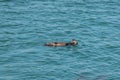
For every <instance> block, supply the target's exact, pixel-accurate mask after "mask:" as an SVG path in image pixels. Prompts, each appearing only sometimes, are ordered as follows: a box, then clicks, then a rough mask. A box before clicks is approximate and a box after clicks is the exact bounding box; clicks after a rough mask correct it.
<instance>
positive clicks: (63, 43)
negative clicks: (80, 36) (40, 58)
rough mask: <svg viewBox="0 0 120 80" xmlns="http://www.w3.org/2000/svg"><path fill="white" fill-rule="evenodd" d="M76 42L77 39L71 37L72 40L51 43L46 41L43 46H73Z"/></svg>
mask: <svg viewBox="0 0 120 80" xmlns="http://www.w3.org/2000/svg"><path fill="white" fill-rule="evenodd" d="M77 44H78V42H77V40H75V39H73V40H72V42H67V43H66V42H51V43H47V44H44V45H45V46H75V45H77Z"/></svg>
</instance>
